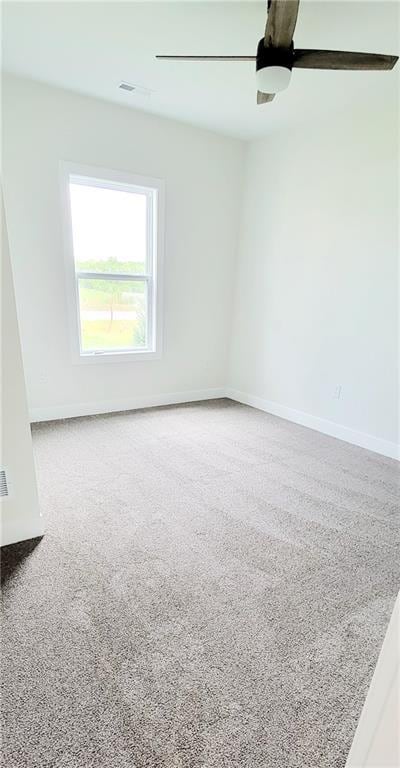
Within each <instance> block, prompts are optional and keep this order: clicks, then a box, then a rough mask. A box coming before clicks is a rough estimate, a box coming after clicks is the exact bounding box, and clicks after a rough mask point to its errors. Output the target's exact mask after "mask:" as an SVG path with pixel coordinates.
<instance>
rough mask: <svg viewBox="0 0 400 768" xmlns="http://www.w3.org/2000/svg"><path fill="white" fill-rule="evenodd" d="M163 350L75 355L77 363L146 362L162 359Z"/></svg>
mask: <svg viewBox="0 0 400 768" xmlns="http://www.w3.org/2000/svg"><path fill="white" fill-rule="evenodd" d="M160 358H161V352H154V351H152V350H148V349H144V350H136V351H129V350H128V351H126V352H88V353H81V354H79V353H78V354H77V355H74V363H75V364H76V365H81V364H83V365H86V364H87V363H88V364H89V365H91V364H96V363H101V364H102V363H139V362H141V363H144V362H147V361H150V360H160Z"/></svg>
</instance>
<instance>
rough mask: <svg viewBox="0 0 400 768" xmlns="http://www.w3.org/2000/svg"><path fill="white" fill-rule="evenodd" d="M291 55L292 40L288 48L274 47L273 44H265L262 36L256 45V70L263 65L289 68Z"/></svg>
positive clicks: (291, 65) (290, 67) (291, 60)
mask: <svg viewBox="0 0 400 768" xmlns="http://www.w3.org/2000/svg"><path fill="white" fill-rule="evenodd" d="M293 55H294V54H293V42H292V44H291V46H290V48H274V47H273V46H266V45H265V40H264V38H262V39H261V40H260V42H259V43H258V46H257V57H256V72H258V70H259V69H264V68H265V67H285V69H290V70H291V69H292V67H293Z"/></svg>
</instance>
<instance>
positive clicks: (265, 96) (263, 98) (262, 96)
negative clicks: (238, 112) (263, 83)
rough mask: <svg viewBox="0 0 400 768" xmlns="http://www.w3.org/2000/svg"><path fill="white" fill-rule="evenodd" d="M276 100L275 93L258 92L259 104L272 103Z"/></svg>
mask: <svg viewBox="0 0 400 768" xmlns="http://www.w3.org/2000/svg"><path fill="white" fill-rule="evenodd" d="M274 98H275V94H274V93H262V91H257V104H265V103H266V102H267V101H272V99H274Z"/></svg>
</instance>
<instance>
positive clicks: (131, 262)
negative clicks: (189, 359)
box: [70, 182, 148, 352]
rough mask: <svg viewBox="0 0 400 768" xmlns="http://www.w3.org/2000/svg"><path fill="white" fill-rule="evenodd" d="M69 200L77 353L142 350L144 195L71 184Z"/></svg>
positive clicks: (145, 296)
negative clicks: (76, 299) (77, 315)
mask: <svg viewBox="0 0 400 768" xmlns="http://www.w3.org/2000/svg"><path fill="white" fill-rule="evenodd" d="M70 200H71V214H72V232H73V246H74V258H75V271H76V275H77V281H78V292H79V313H80V335H81V350H82V352H91V351H93V352H96V351H118V350H121V351H122V350H128V349H141V348H146V346H147V336H148V327H147V326H148V321H147V308H148V279H147V277H148V276H147V273H146V250H147V243H146V239H147V207H146V206H147V197H146V195H144V194H140V193H139V194H137V193H134V192H125V191H121V190H119V189H109V188H104V187H97V186H89V185H84V184H82V183H72V182H71V183H70ZM96 274H98V275H99V276H98V277H96ZM131 275H132V277H130V276H131ZM139 276H141V277H142V279H138V277H139ZM135 277H136V279H135ZM125 278H126V279H125Z"/></svg>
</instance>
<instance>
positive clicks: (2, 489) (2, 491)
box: [0, 469, 8, 497]
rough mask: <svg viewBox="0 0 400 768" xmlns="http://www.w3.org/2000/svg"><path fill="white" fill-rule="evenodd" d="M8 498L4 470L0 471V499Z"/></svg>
mask: <svg viewBox="0 0 400 768" xmlns="http://www.w3.org/2000/svg"><path fill="white" fill-rule="evenodd" d="M1 496H8V486H7V475H6V471H5V469H0V497H1Z"/></svg>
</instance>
